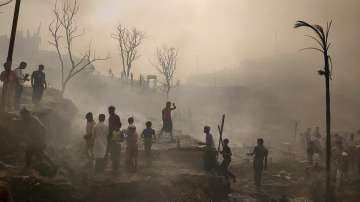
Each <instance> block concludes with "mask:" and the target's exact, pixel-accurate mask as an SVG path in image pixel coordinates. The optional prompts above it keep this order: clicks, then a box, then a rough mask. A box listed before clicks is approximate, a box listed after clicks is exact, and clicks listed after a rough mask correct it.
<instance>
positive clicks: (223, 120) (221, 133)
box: [218, 114, 225, 152]
mask: <svg viewBox="0 0 360 202" xmlns="http://www.w3.org/2000/svg"><path fill="white" fill-rule="evenodd" d="M224 123H225V114H224V115H223V116H222V120H221V126H219V125H218V130H219V134H220V137H219V145H218V152H219V151H220V147H222V144H223V140H222V135H223V132H224Z"/></svg>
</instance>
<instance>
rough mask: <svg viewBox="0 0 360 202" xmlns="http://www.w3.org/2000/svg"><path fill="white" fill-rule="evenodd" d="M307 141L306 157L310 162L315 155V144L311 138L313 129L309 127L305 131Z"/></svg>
mask: <svg viewBox="0 0 360 202" xmlns="http://www.w3.org/2000/svg"><path fill="white" fill-rule="evenodd" d="M305 142H306V157H307V160H308V161H309V162H312V157H313V155H314V144H313V142H312V139H311V129H310V128H308V129H307V130H306V132H305Z"/></svg>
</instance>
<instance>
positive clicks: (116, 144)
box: [110, 123, 124, 172]
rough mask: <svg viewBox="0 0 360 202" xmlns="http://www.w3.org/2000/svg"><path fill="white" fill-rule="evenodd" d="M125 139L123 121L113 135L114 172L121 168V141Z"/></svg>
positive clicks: (112, 156)
mask: <svg viewBox="0 0 360 202" xmlns="http://www.w3.org/2000/svg"><path fill="white" fill-rule="evenodd" d="M123 141H124V132H123V131H122V130H121V123H120V124H118V125H117V126H116V127H115V129H114V131H113V132H112V135H111V147H110V153H111V162H112V169H113V172H116V171H118V170H119V166H120V157H121V143H122V142H123Z"/></svg>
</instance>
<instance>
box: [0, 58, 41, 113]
mask: <svg viewBox="0 0 360 202" xmlns="http://www.w3.org/2000/svg"><path fill="white" fill-rule="evenodd" d="M26 67H27V63H26V62H21V63H20V65H19V66H18V67H17V68H16V69H15V70H12V69H11V63H9V62H6V63H5V64H4V71H2V72H1V74H0V81H1V82H3V87H2V100H1V103H2V108H3V110H5V111H11V110H14V109H15V110H18V109H20V101H21V96H22V93H23V90H24V86H25V83H26V82H27V81H30V82H31V86H32V88H33V94H32V102H33V104H38V103H39V102H40V101H41V98H42V96H43V93H44V90H45V89H46V88H47V83H46V77H45V72H44V65H39V68H38V70H36V71H33V73H32V74H31V77H30V78H29V76H30V75H29V74H26V73H24V71H25V69H26Z"/></svg>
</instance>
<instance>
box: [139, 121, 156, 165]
mask: <svg viewBox="0 0 360 202" xmlns="http://www.w3.org/2000/svg"><path fill="white" fill-rule="evenodd" d="M145 125H146V129H144V131H143V132H142V133H141V138H143V139H144V149H145V155H146V158H147V160H148V164H151V146H152V143H153V140H156V135H155V130H154V129H152V128H151V126H152V123H151V121H148V122H146V123H145Z"/></svg>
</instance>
